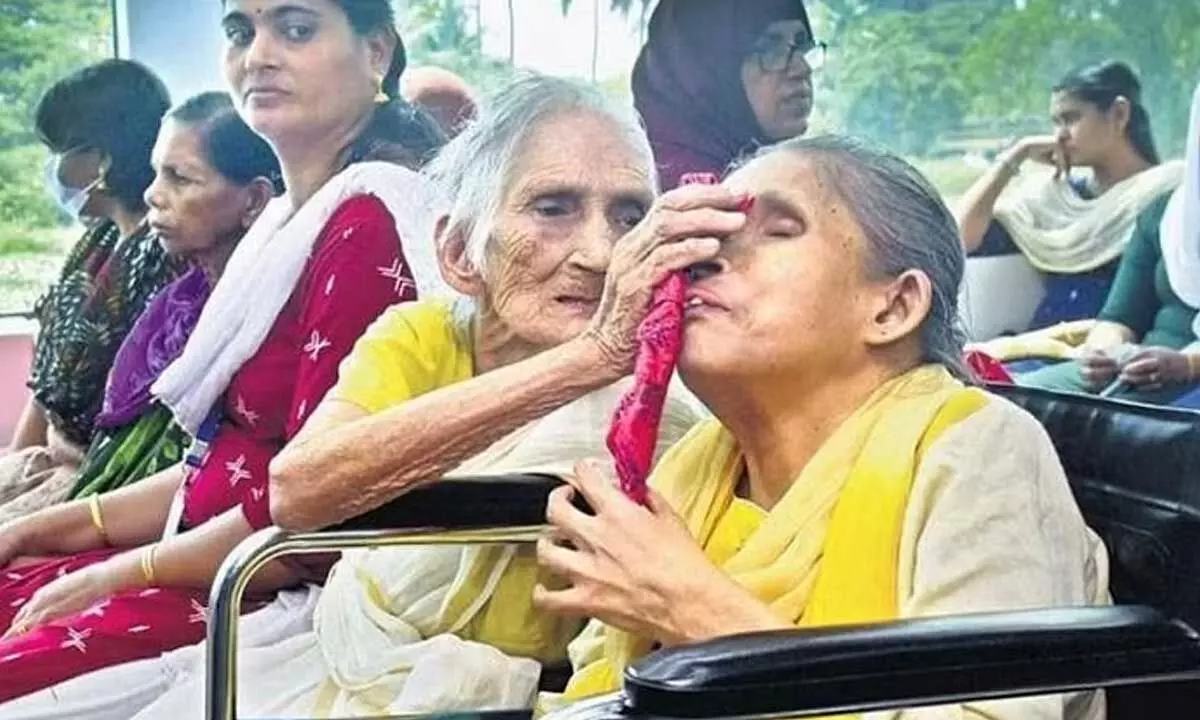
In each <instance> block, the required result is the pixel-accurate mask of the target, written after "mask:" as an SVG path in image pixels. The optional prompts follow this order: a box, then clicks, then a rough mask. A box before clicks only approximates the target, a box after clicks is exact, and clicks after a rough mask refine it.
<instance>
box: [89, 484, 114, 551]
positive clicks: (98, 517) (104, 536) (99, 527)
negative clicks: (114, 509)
mask: <svg viewBox="0 0 1200 720" xmlns="http://www.w3.org/2000/svg"><path fill="white" fill-rule="evenodd" d="M88 510H90V511H91V513H92V525H95V526H96V532H98V533H100V539H101V540H103V541H104V544H105V545H109V544H110V543H109V541H108V530H106V529H105V528H104V512H103V511H102V510H101V509H100V496H99V495H92V496H91V497H89V498H88Z"/></svg>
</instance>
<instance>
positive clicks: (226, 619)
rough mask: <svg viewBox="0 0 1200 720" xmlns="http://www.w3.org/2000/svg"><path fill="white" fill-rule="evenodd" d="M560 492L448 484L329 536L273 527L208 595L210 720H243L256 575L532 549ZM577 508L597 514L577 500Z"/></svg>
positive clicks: (528, 478)
mask: <svg viewBox="0 0 1200 720" xmlns="http://www.w3.org/2000/svg"><path fill="white" fill-rule="evenodd" d="M560 485H562V480H560V479H559V478H557V477H555V476H553V475H538V474H512V475H494V476H485V477H453V478H445V479H442V480H438V481H436V482H430V483H427V484H425V485H422V486H420V487H417V488H413V489H412V490H411V491H409V492H407V493H405V494H404V495H402V496H401V497H399V498H397V499H395V500H393V501H392V502H390V503H387V504H386V505H383V506H381V507H379V508H377V509H375V510H372V511H371V512H368V513H366V514H364V515H361V516H359V517H357V518H354V519H352V520H349V521H347V522H344V523H342V524H340V525H338V526H335V527H332V528H328V529H326V530H322V531H319V532H312V533H289V532H286V531H284V530H282V529H280V528H277V527H274V528H267V529H265V530H260V531H259V532H257V533H255V534H254V535H252V536H250V537H249V538H247V539H246V540H244V541H243V542H242V543H241V544H239V545H238V546H237V547H236V548H235V549H234V550H233V552H231V553H230V554H229V555H228V556H227V557H226V558H225V561H224V562H223V563H222V564H221V567H220V569H219V570H218V571H217V576H216V578H215V580H214V582H213V586H212V590H211V592H210V594H209V604H208V611H209V622H208V649H207V688H206V691H205V707H206V711H205V712H206V717H207V718H209V720H233V719H234V718H236V712H235V708H236V706H237V705H236V697H237V678H236V676H235V674H234V672H233V668H234V667H235V666H236V663H235V656H236V649H237V634H238V633H237V616H238V611H239V608H240V607H241V602H242V597H243V594H244V592H245V589H246V586H247V584H248V583H249V581H250V578H251V576H253V575H254V573H256V572H257V571H258V570H259V569H260V568H262V567H263V566H264V565H266V564H267V563H268V562H270V561H272V560H277V559H282V558H285V557H287V556H291V555H306V554H307V555H311V554H323V553H329V552H331V551H334V550H346V549H350V548H361V547H399V546H412V545H437V544H443V543H450V544H479V543H532V542H534V541H536V539H537V536H538V534H539V533H540V532H541V528H542V526H544V525H545V522H546V501H547V499H548V498H549V496H550V493H551V491H553V490H554V489H555V488H557V487H559V486H560ZM574 502H575V505H576V507H579V508H580V509H581V510H583V511H584V512H590V510H589V508H588V507H587V505H586V503H584V502H583V500H582V498H581V497H580V496H579V495H578V494H576V496H575V501H574Z"/></svg>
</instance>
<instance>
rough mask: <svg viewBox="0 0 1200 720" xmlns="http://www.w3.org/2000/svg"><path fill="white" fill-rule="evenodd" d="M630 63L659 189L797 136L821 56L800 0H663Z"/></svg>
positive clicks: (720, 169)
mask: <svg viewBox="0 0 1200 720" xmlns="http://www.w3.org/2000/svg"><path fill="white" fill-rule="evenodd" d="M647 37H648V39H647V41H646V45H645V46H644V47H643V48H642V51H641V54H640V55H639V56H638V60H637V65H635V66H634V69H633V99H634V104H635V105H636V106H637V109H638V111H639V112H640V113H641V114H642V117H643V118H644V120H645V122H646V131H647V133H648V134H649V136H650V143H651V145H652V146H653V148H654V155H655V158H656V159H657V161H658V172H659V180H660V182H661V183H662V189H663V190H669V189H671V188H674V187H675V186H677V185H678V184H679V178H680V176H681V175H683V174H684V173H689V172H712V173H721V172H723V171H724V170H725V169H726V168H727V167H728V166H729V164H730V163H731V162H732V161H733V160H735V159H736V158H737V157H738V156H740V155H742V154H743V153H745V152H746V151H747V150H751V149H753V148H755V147H757V146H759V145H765V144H768V143H772V142H775V141H778V140H785V139H787V138H790V137H795V136H797V135H803V134H804V132H805V131H806V130H807V129H808V116H809V113H810V112H811V111H812V98H813V88H812V73H813V70H815V69H816V68H817V67H819V65H820V64H821V62H822V61H823V60H824V56H825V46H824V44H823V43H817V42H816V41H815V40H814V39H813V33H812V26H811V25H810V24H809V22H808V14H807V13H806V12H805V10H804V3H803V2H802V1H801V0H748V1H743V2H734V1H733V0H661V2H660V3H659V5H658V7H657V8H656V9H655V11H654V15H653V16H652V17H651V18H650V30H649V34H648V36H647Z"/></svg>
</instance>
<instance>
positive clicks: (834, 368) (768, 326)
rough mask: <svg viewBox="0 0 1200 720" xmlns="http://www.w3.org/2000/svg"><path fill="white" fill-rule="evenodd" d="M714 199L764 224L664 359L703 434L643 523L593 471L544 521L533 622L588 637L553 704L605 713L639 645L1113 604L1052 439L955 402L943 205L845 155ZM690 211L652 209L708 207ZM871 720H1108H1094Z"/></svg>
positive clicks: (737, 247) (747, 226) (983, 398)
mask: <svg viewBox="0 0 1200 720" xmlns="http://www.w3.org/2000/svg"><path fill="white" fill-rule="evenodd" d="M724 187H725V189H724V190H723V191H721V192H724V193H726V194H727V195H729V196H732V195H734V194H749V195H750V196H751V197H753V198H754V199H755V202H754V204H753V207H752V208H751V210H750V212H749V214H748V216H747V218H746V222H745V223H744V224H743V225H741V226H740V227H739V228H738V229H736V230H734V231H733V232H730V233H726V234H725V235H723V236H722V237H723V239H722V242H721V248H720V250H719V252H718V253H717V254H716V257H714V258H713V259H712V261H711V262H709V263H707V264H706V265H705V266H704V268H703V272H701V273H699V275H700V276H701V277H699V278H698V279H696V280H694V281H693V282H692V284H691V286H690V287H689V289H688V295H689V297H690V298H691V299H692V302H689V303H688V306H687V310H686V319H685V324H684V333H683V348H682V354H681V356H680V359H679V369H680V375H681V377H682V378H683V381H684V382H685V383H686V384H687V385H688V386H689V387H690V388H691V389H692V390H693V391H695V393H696V395H697V396H698V397H699V398H700V399H701V400H702V401H703V402H704V404H705V405H706V406H708V407H709V408H710V409H711V410H712V412H713V414H714V416H715V417H714V418H712V419H710V420H707V421H705V422H703V423H701V424H700V425H698V426H697V427H696V428H695V429H693V431H692V432H690V433H689V434H688V435H687V437H686V438H684V439H683V440H682V441H681V442H680V443H679V444H678V445H676V446H675V447H674V448H672V449H671V451H670V452H669V453H668V454H667V456H666V457H665V458H664V459H663V460H662V461H661V462H660V463H659V464H658V467H657V468H656V469H655V472H654V475H653V477H652V478H651V485H652V487H653V488H654V492H652V493H651V495H650V499H649V502H648V504H647V506H646V507H643V506H639V505H637V504H635V503H633V502H631V501H630V500H628V499H626V497H625V496H624V495H623V494H621V493H620V492H619V491H617V490H615V489H614V488H613V486H612V483H611V482H610V480H609V478H608V477H607V475H608V473H606V472H604V471H602V470H600V469H599V468H598V467H596V466H595V465H594V464H591V463H581V464H580V466H579V467H578V468H577V471H576V473H575V474H574V475H573V476H572V477H571V478H570V482H571V487H564V488H562V489H560V490H556V491H555V493H554V494H553V495H552V497H551V500H550V505H549V509H548V513H547V514H548V517H549V519H550V521H551V531H550V532H549V533H548V534H547V536H546V537H545V538H544V539H543V540H542V542H541V543H540V545H539V549H538V555H539V559H540V561H541V562H542V564H543V566H544V567H545V568H546V569H548V570H551V571H553V573H554V574H555V576H556V577H557V580H558V582H559V584H558V585H556V586H542V587H539V588H538V589H537V591H536V593H535V598H536V601H537V603H538V605H539V606H540V607H542V608H543V609H545V610H546V611H548V612H552V613H554V614H560V615H563V616H566V617H586V618H594V620H593V622H592V623H591V624H590V625H589V626H588V629H587V630H585V632H584V633H583V634H582V635H581V636H580V637H579V639H578V640H576V641H575V642H574V643H573V644H572V647H571V657H572V661H573V663H574V666H575V673H574V676H573V677H572V679H571V682H570V684H569V685H568V688H567V693H566V696H567V699H570V700H576V699H580V698H585V697H589V696H592V695H596V694H600V693H605V692H611V691H614V690H616V689H617V686H618V682H619V679H620V678H621V673H622V671H623V670H624V668H625V667H626V665H627V664H628V663H629V662H630V661H631V660H632V659H634V658H636V657H637V656H639V655H641V654H643V653H646V652H648V651H649V650H650V649H651V648H653V647H654V646H656V645H664V646H665V645H672V644H679V643H686V642H691V641H697V640H703V639H708V638H713V637H717V636H721V635H729V634H734V633H743V632H752V631H758V630H771V629H777V628H787V627H793V626H797V625H799V626H808V627H812V626H822V625H838V624H856V623H864V622H872V621H886V620H892V619H898V618H913V617H922V616H932V615H943V614H956V613H969V612H979V611H991V610H1015V609H1023V608H1034V607H1051V606H1071V605H1085V604H1100V603H1104V602H1106V594H1107V566H1106V556H1105V554H1104V548H1103V546H1102V544H1101V543H1100V542H1099V540H1098V538H1097V537H1096V536H1095V535H1094V534H1093V533H1091V532H1090V531H1089V530H1088V528H1087V527H1086V526H1085V524H1084V522H1083V518H1082V517H1081V514H1080V512H1079V509H1078V508H1077V507H1076V505H1075V503H1074V500H1073V498H1072V496H1071V492H1070V489H1069V487H1068V484H1067V480H1066V477H1065V476H1064V473H1063V470H1062V467H1061V465H1060V464H1059V462H1058V459H1057V457H1056V456H1055V452H1054V449H1053V447H1052V446H1051V444H1050V440H1049V438H1048V437H1047V436H1046V434H1045V432H1044V431H1043V430H1042V428H1041V426H1040V425H1039V424H1038V423H1037V422H1036V421H1035V420H1034V419H1033V418H1031V417H1030V416H1029V415H1028V414H1026V413H1025V412H1023V411H1022V410H1019V409H1018V408H1016V407H1015V406H1013V405H1012V404H1010V403H1009V402H1007V401H1005V400H1003V399H1000V398H998V397H995V396H991V395H988V394H987V393H985V392H984V391H982V390H980V389H977V388H972V387H969V386H967V385H966V384H964V383H963V381H962V380H961V378H964V377H965V376H966V373H965V370H964V368H963V367H962V359H961V358H962V335H961V333H960V332H959V330H958V327H957V310H958V308H957V298H958V287H959V283H960V282H961V280H962V274H963V265H964V260H963V251H962V248H961V246H960V243H959V240H958V233H957V231H956V227H955V223H954V220H953V218H952V217H951V215H950V213H949V212H948V211H947V209H946V207H945V206H944V205H943V204H942V202H941V200H939V199H938V195H937V193H936V191H935V190H934V189H933V188H932V187H931V186H930V185H929V184H928V183H927V182H926V181H925V180H924V178H922V177H921V176H920V175H919V174H918V173H917V172H916V171H915V170H913V169H912V168H911V167H910V166H908V165H907V164H906V163H904V162H903V161H902V160H900V159H898V158H896V157H894V156H891V155H888V154H886V153H883V152H879V151H875V150H871V149H869V148H866V147H863V146H861V145H858V144H856V143H854V142H851V141H847V140H843V139H838V138H816V139H812V140H808V139H801V140H792V141H788V142H785V143H783V144H781V145H778V146H775V147H773V148H769V149H767V150H766V151H764V152H763V153H762V154H761V155H760V156H759V157H757V158H756V159H754V160H752V161H751V162H749V163H748V164H746V165H745V166H744V167H742V168H741V169H739V170H737V171H735V172H734V173H733V174H732V175H730V176H729V177H728V178H727V179H726V180H725V183H724ZM691 190H693V188H684V189H683V190H680V191H676V193H668V194H666V195H664V196H663V198H662V199H661V201H660V203H661V204H663V205H668V206H678V205H679V204H682V203H684V202H695V203H697V204H701V205H704V204H709V203H711V202H712V201H713V200H716V199H717V198H719V197H720V195H719V194H713V195H708V194H706V195H704V196H701V195H700V194H698V193H693V192H690V191H691ZM685 191H688V192H687V194H685ZM709 207H711V208H712V209H714V210H715V209H716V207H713V206H712V205H709ZM651 215H653V211H652V213H651ZM617 252H619V250H618V251H617ZM574 494H582V496H583V497H584V498H586V499H587V501H588V503H589V504H590V506H591V508H592V510H593V513H592V514H585V513H583V512H581V511H580V510H578V509H577V508H576V507H575V506H574V505H573V504H572V502H571V500H572V495H574ZM569 714H570V717H575V718H578V717H588V716H589V715H588V711H587V710H586V709H585V708H583V707H580V708H572V709H571V711H569ZM885 716H886V717H890V718H895V717H897V716H899V717H902V718H905V720H915V719H917V718H920V719H921V720H932V719H934V718H937V719H939V720H950V719H957V720H963V719H966V718H975V719H982V718H988V719H989V720H1031V719H1034V718H1036V719H1038V720H1050V719H1054V720H1068V719H1070V720H1082V719H1085V718H1086V719H1087V720H1099V719H1100V718H1102V717H1103V716H1104V704H1103V699H1102V698H1101V697H1099V696H1098V695H1096V694H1082V695H1077V696H1071V697H1065V698H1064V697H1051V698H1037V699H1023V700H1012V701H999V702H979V703H975V702H972V703H967V704H963V705H955V706H949V707H940V708H932V709H922V710H909V711H904V712H902V713H888V714H886V715H885ZM606 717H607V716H606ZM871 717H875V716H871Z"/></svg>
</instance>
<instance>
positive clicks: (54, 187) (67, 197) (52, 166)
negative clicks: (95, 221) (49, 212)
mask: <svg viewBox="0 0 1200 720" xmlns="http://www.w3.org/2000/svg"><path fill="white" fill-rule="evenodd" d="M69 154H71V151H70V150H68V151H67V152H65V153H60V154H58V155H54V156H52V157H51V158H50V159H48V160H47V162H46V177H45V182H46V190H47V192H49V193H50V197H52V198H54V202H56V203H58V206H59V207H60V208H62V209H63V212H65V213H67V214H68V215H70V216H71V219H72V220H74V221H75V222H80V220H81V213H82V212H83V206H84V205H87V201H88V197H90V196H91V194H92V191H93V190H95V189H96V186H97V185H99V184H100V183H101V181H102V180H104V176H103V172H102V173H101V176H100V177H97V178H96V179H95V180H93V181H91V182H90V183H88V184H87V185H86V186H84V187H82V188H73V187H70V186H68V185H64V184H63V181H62V180H60V179H59V178H60V177H61V176H60V171H61V170H62V161H63V158H65V157H66V156H67V155H69Z"/></svg>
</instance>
